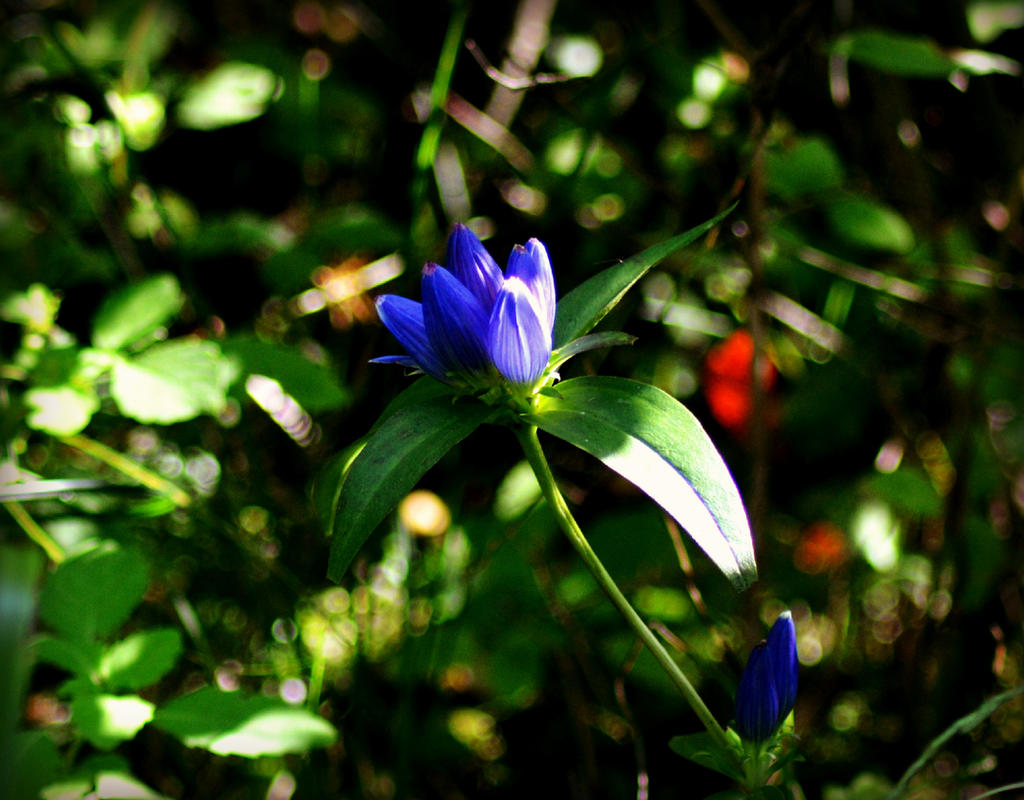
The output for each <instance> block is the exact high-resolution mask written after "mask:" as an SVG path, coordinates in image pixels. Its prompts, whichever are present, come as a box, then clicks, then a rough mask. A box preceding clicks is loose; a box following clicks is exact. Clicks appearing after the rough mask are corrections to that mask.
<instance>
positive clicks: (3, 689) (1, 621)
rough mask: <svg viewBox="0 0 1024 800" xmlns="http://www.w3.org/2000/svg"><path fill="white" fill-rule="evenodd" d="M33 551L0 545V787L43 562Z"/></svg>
mask: <svg viewBox="0 0 1024 800" xmlns="http://www.w3.org/2000/svg"><path fill="white" fill-rule="evenodd" d="M41 555H42V554H41V553H40V552H39V551H38V550H36V549H30V548H28V547H23V546H22V547H15V546H12V545H8V544H0V786H4V787H7V786H10V783H11V780H12V779H13V777H14V776H13V775H11V774H10V765H11V763H12V761H13V760H14V756H15V751H16V745H15V742H14V739H13V734H14V730H15V728H16V727H17V726H18V723H19V721H20V720H21V718H22V711H23V705H22V700H23V697H24V693H25V687H26V685H27V684H28V677H29V669H30V667H31V656H30V654H29V653H27V652H26V650H25V640H26V638H27V636H28V633H29V631H30V630H31V628H32V625H33V617H34V616H35V606H36V586H37V585H38V581H39V574H40V573H41V572H42V570H43V559H42V557H41Z"/></svg>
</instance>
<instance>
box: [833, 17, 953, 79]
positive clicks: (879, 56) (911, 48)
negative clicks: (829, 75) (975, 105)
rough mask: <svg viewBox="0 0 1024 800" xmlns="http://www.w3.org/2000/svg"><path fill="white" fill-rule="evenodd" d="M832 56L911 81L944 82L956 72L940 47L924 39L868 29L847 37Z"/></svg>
mask: <svg viewBox="0 0 1024 800" xmlns="http://www.w3.org/2000/svg"><path fill="white" fill-rule="evenodd" d="M832 52H833V53H835V54H836V55H841V56H846V57H847V58H849V59H850V60H851V61H856V62H857V63H860V64H863V65H864V66H867V67H872V68H874V69H877V70H879V71H881V72H888V73H890V74H892V75H903V76H904V77H908V78H945V77H946V76H947V75H949V73H951V72H952V71H953V70H954V69H956V64H955V63H953V61H951V60H950V58H949V56H947V55H946V54H945V53H944V52H942V50H941V49H940V48H939V46H938V45H937V44H936V43H935V42H933V41H932V40H931V39H928V38H926V37H923V36H910V35H907V34H902V33H894V32H892V31H884V30H876V29H871V28H865V29H862V30H858V31H852V32H850V33H847V34H844V35H843V36H840V37H839V38H838V39H836V40H835V42H833V44H832Z"/></svg>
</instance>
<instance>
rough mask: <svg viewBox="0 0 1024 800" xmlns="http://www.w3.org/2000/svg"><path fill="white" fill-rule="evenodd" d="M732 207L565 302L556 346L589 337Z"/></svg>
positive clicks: (558, 320) (603, 274)
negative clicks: (634, 289)
mask: <svg viewBox="0 0 1024 800" xmlns="http://www.w3.org/2000/svg"><path fill="white" fill-rule="evenodd" d="M733 208H735V206H730V207H729V208H727V209H726V210H725V211H723V212H722V213H720V214H716V215H715V216H714V217H712V218H711V219H709V220H708V221H707V222H704V223H702V224H700V225H698V226H696V227H695V228H691V229H690V230H688V231H686V232H685V233H681V234H679V235H678V236H673V237H672V238H671V239H667V240H666V241H664V242H660V243H659V244H656V245H653V246H652V247H648V248H647V249H646V250H644V251H643V252H642V253H638V254H637V255H635V256H633V257H632V258H629V259H627V260H626V261H623V262H622V263H621V264H616V265H615V266H614V267H609V268H608V269H606V270H604V271H603V272H599V273H598V274H597V275H594V276H593V277H592V278H589V279H588V280H586V281H584V282H583V283H582V284H580V285H579V286H577V287H576V288H575V289H573V290H572V291H571V292H569V293H568V294H567V295H565V296H564V297H563V298H562V299H561V300H559V301H558V309H557V312H556V316H555V330H554V334H553V336H554V345H555V347H556V348H557V347H561V346H563V345H565V344H567V343H568V342H570V341H572V340H573V339H576V338H577V337H580V336H583V334H585V333H589V332H590V330H591V329H592V328H593V327H594V326H595V325H597V323H599V322H600V321H601V320H602V319H604V317H605V315H606V314H607V313H608V312H609V311H611V310H612V309H613V308H614V307H615V306H616V305H617V304H618V302H619V301H620V300H621V299H622V298H623V296H624V295H625V294H626V292H628V291H629V289H630V287H632V286H633V284H635V283H636V282H637V281H638V280H640V278H642V277H643V276H644V275H645V274H647V271H648V270H650V269H651V267H653V266H654V265H655V264H657V263H659V262H660V261H661V260H662V259H664V258H667V257H668V256H670V255H672V253H674V252H675V251H676V250H679V249H680V248H682V247H685V246H686V245H688V244H691V243H692V242H695V241H696V240H697V239H699V238H700V237H701V236H703V235H704V234H705V233H707V232H708V231H709V230H711V229H712V228H713V227H715V226H716V225H717V224H718V223H719V222H721V221H722V220H723V219H725V217H726V216H728V215H729V214H730V213H731V212H732V210H733Z"/></svg>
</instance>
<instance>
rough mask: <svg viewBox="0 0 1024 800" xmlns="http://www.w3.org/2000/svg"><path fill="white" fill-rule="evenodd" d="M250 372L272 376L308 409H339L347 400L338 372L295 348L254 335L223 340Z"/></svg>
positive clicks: (314, 411)
mask: <svg viewBox="0 0 1024 800" xmlns="http://www.w3.org/2000/svg"><path fill="white" fill-rule="evenodd" d="M221 348H222V349H223V351H224V352H225V353H226V354H227V355H229V356H234V357H235V358H237V359H238V361H239V362H240V363H241V365H242V369H243V371H244V372H245V373H247V374H253V373H255V374H258V375H266V376H267V377H268V378H273V379H274V380H275V381H277V382H278V383H279V384H281V388H282V389H284V391H285V392H287V393H288V394H289V395H291V397H292V398H293V399H294V400H295V402H296V403H298V404H299V405H300V406H302V407H303V408H304V409H305V410H306V411H308V412H310V413H312V414H316V413H318V412H320V411H328V410H330V409H335V408H340V407H341V406H343V405H344V404H345V403H346V401H347V400H348V392H346V391H345V388H344V387H343V386H342V384H341V381H340V379H339V376H338V374H337V373H336V372H335V371H334V370H332V369H330V368H329V367H328V366H326V365H324V364H317V363H316V362H314V361H310V360H309V359H308V358H306V357H305V356H304V355H302V353H300V352H299V351H298V350H296V349H295V348H292V347H285V346H283V345H279V344H275V343H273V342H264V341H261V340H260V339H257V338H256V337H255V336H235V337H233V338H231V339H228V340H227V341H225V342H223V343H221Z"/></svg>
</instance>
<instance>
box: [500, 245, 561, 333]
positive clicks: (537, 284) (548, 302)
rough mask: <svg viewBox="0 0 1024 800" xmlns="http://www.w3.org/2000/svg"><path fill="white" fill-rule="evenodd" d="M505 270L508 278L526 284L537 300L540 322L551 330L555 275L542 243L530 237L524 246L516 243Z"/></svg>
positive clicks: (553, 310)
mask: <svg viewBox="0 0 1024 800" xmlns="http://www.w3.org/2000/svg"><path fill="white" fill-rule="evenodd" d="M505 272H506V274H507V276H508V277H509V278H512V277H515V278H519V279H520V280H521V281H522V282H523V283H525V284H526V286H527V288H528V289H529V290H530V293H531V294H532V295H533V296H534V298H535V299H536V301H537V309H538V312H539V313H540V319H541V322H542V323H543V324H544V327H545V328H547V330H551V328H552V327H553V326H554V324H555V276H554V273H552V271H551V260H550V259H549V258H548V251H547V249H546V248H545V247H544V245H542V244H541V243H540V242H539V241H537V240H536V239H530V241H528V242H527V243H526V247H522V246H521V245H516V246H515V247H514V248H512V254H511V255H510V256H509V258H508V269H507V270H505Z"/></svg>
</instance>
